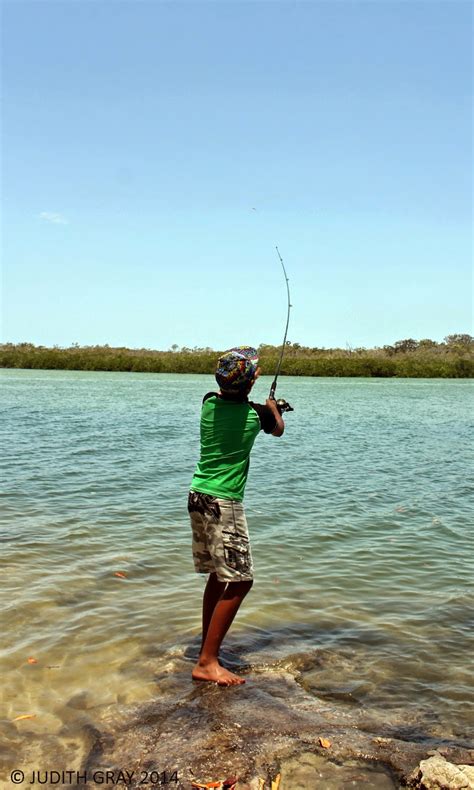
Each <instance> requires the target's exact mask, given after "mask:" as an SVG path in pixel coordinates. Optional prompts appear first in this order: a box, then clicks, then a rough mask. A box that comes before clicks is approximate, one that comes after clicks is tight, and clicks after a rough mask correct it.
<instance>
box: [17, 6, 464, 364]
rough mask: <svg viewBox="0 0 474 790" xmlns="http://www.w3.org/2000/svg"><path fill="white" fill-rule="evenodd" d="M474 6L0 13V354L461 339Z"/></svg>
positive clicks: (78, 8)
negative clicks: (7, 348)
mask: <svg viewBox="0 0 474 790" xmlns="http://www.w3.org/2000/svg"><path fill="white" fill-rule="evenodd" d="M471 37H472V9H471V5H470V3H467V2H456V0H455V1H454V2H432V1H431V0H427V1H426V2H416V0H410V2H384V0H381V1H380V2H343V1H341V0H339V1H338V0H336V1H335V2H237V3H234V2H226V1H225V0H220V1H219V2H209V3H205V2H188V3H185V2H171V3H162V2H151V1H150V2H140V1H139V0H137V2H133V3H131V2H113V0H111V1H110V2H100V0H99V1H97V0H89V1H85V0H84V2H79V0H78V1H74V0H71V1H67V0H63V2H53V3H51V2H45V1H44V0H41V1H40V2H24V1H23V2H13V0H6V2H4V3H3V51H4V54H3V78H2V92H3V127H4V128H3V142H2V158H3V202H4V208H3V212H2V215H3V250H2V251H3V294H2V295H3V321H2V339H3V341H6V342H22V341H30V342H34V343H39V344H43V345H53V344H58V345H69V344H71V343H73V342H78V343H80V344H88V345H89V344H95V343H98V344H102V343H109V344H110V345H125V346H129V347H150V348H161V349H165V348H169V347H170V346H171V345H172V344H173V343H177V344H178V345H179V346H190V347H194V346H198V347H201V346H211V347H213V348H216V349H222V348H224V347H228V346H231V345H235V344H236V343H249V344H253V345H258V344H260V343H275V344H276V343H280V342H281V339H282V335H283V329H284V323H285V318H286V291H285V283H284V280H283V276H282V272H281V268H280V267H279V262H278V258H277V255H276V251H275V245H276V244H278V246H279V248H280V251H281V254H282V256H283V258H284V260H285V264H286V266H287V270H288V275H289V277H290V287H291V296H292V304H293V311H292V316H291V322H290V329H289V333H288V338H289V339H290V340H292V341H293V342H299V343H301V344H304V345H311V346H326V347H329V346H342V347H344V346H346V345H347V344H349V345H351V346H355V347H357V346H376V345H383V344H385V343H391V342H394V341H396V340H399V339H402V338H405V337H415V338H418V339H421V338H426V337H430V338H432V339H435V340H441V339H442V338H443V337H444V336H445V335H446V334H449V333H453V332H471V333H472V331H473V330H472V281H471V277H472V275H471V255H472V237H471V222H472V215H471V209H472V149H471V134H472V123H471V107H472V84H471V80H472V78H471V68H472V63H471V59H472V45H471Z"/></svg>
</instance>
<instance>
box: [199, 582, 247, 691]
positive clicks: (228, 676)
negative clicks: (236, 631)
mask: <svg viewBox="0 0 474 790" xmlns="http://www.w3.org/2000/svg"><path fill="white" fill-rule="evenodd" d="M209 581H210V580H209ZM209 581H208V584H209ZM216 581H217V579H216ZM218 583H219V584H222V582H218ZM212 584H213V583H212ZM252 584H253V582H252V581H242V582H229V583H228V584H227V586H226V587H225V589H224V591H223V592H222V593H221V596H220V598H219V599H218V601H217V603H216V604H215V606H214V611H213V613H212V616H211V619H210V622H209V625H208V627H207V632H206V636H205V638H204V642H203V646H202V649H201V654H200V656H199V660H198V662H197V664H196V666H195V667H194V670H193V673H192V674H193V678H194V679H195V680H207V681H211V682H214V683H218V684H219V685H221V686H231V685H236V684H240V683H245V680H244V678H241V677H239V675H235V674H234V673H233V672H229V670H227V669H224V667H222V666H221V665H220V664H219V661H218V655H219V648H220V646H221V644H222V640H223V639H224V637H225V635H226V633H227V631H228V630H229V628H230V626H231V624H232V621H233V619H234V617H235V615H236V614H237V612H238V610H239V607H240V604H241V603H242V601H243V600H244V598H245V596H246V595H247V593H248V592H249V590H250V588H251V587H252ZM206 592H207V587H206ZM206 592H205V594H204V595H205V597H206ZM210 597H211V594H210V593H209V600H210ZM203 622H204V606H203Z"/></svg>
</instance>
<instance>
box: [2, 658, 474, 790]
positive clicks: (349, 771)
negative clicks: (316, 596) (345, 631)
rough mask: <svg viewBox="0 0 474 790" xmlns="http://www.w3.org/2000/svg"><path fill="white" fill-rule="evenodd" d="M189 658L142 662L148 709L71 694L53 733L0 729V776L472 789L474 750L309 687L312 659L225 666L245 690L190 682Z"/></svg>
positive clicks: (90, 783) (27, 727)
mask: <svg viewBox="0 0 474 790" xmlns="http://www.w3.org/2000/svg"><path fill="white" fill-rule="evenodd" d="M194 651H195V648H193V649H192V650H191V651H186V650H185V649H183V648H182V647H181V648H179V647H178V648H177V649H176V650H175V652H174V654H171V653H169V652H168V653H167V656H166V660H164V657H163V654H161V656H160V657H158V656H149V657H148V658H147V659H146V662H147V664H148V666H147V667H142V666H140V670H139V671H140V672H141V671H142V670H143V669H146V670H147V671H148V672H153V673H154V677H155V681H156V691H157V693H156V696H155V697H154V698H153V699H152V700H150V701H149V702H146V703H142V704H136V703H135V704H130V703H127V704H125V703H122V704H114V705H108V706H97V705H96V704H95V703H94V700H93V699H91V697H90V695H89V694H88V693H87V692H83V693H80V694H76V695H75V696H73V697H72V698H71V699H69V700H68V701H67V702H65V703H64V704H61V706H59V707H58V709H57V711H56V716H57V718H58V719H60V721H61V722H62V727H61V729H60V731H59V732H55V733H54V734H53V733H52V732H51V733H50V734H45V733H39V732H38V731H37V730H36V731H35V729H34V726H33V725H32V724H31V723H30V722H28V721H26V722H22V725H23V726H22V727H21V732H20V728H19V727H18V728H17V726H16V725H15V724H14V723H11V722H9V723H5V722H4V723H3V725H2V726H1V730H2V765H1V768H2V774H3V775H8V771H9V770H10V769H11V767H13V766H18V765H20V766H23V767H24V769H25V770H29V771H30V772H31V770H32V769H33V768H34V767H35V766H36V767H38V766H40V765H48V764H50V765H51V762H52V758H51V755H54V767H57V768H58V769H63V768H69V769H72V768H73V769H74V770H76V771H77V772H78V775H79V774H80V775H81V776H84V775H85V776H87V777H88V779H87V782H86V784H84V783H83V782H82V783H80V784H79V785H78V786H83V787H84V786H87V787H89V788H97V787H98V786H99V784H102V786H104V787H107V786H109V787H110V786H111V783H112V784H113V785H114V786H119V787H124V786H126V787H129V788H134V789H138V788H142V787H156V786H167V787H170V788H176V789H177V790H191V788H192V786H193V782H195V783H201V784H205V783H209V782H218V781H219V780H224V779H227V778H231V777H234V778H236V777H237V778H238V781H237V783H236V784H235V790H277V789H278V790H313V789H314V790H316V789H318V788H320V790H348V789H349V788H363V789H364V790H390V789H392V788H402V787H410V788H413V789H416V788H417V789H418V790H470V789H471V788H472V790H474V744H471V743H470V742H469V741H468V740H464V739H462V738H458V737H454V738H453V736H452V733H449V731H447V732H446V734H445V735H443V733H442V732H441V731H440V728H439V727H438V728H434V730H433V728H432V729H431V731H430V729H429V728H426V727H424V726H423V720H422V717H418V716H417V713H416V708H414V706H410V708H409V709H408V708H407V709H405V710H402V709H399V710H394V709H390V710H389V711H388V710H382V709H380V708H375V707H368V706H366V705H363V704H353V705H348V704H344V703H343V702H341V700H340V699H337V696H336V698H331V696H330V695H325V696H324V697H322V696H318V694H315V693H314V691H309V690H308V688H307V687H305V682H304V678H305V673H304V671H303V670H304V669H305V668H307V667H308V666H314V665H315V661H316V658H317V657H318V655H317V651H313V652H311V653H304V654H295V655H293V656H291V657H290V658H286V659H281V660H277V661H276V662H275V661H274V662H272V663H271V664H266V663H265V662H262V661H260V662H259V663H258V662H257V663H251V662H250V663H249V664H248V665H247V666H242V664H241V663H240V664H239V663H238V662H237V665H238V668H239V671H241V672H242V673H243V674H244V675H245V677H246V683H245V684H244V685H242V686H234V687H229V688H221V687H218V686H215V685H210V684H206V683H202V684H201V683H196V682H192V681H191V679H190V671H191V667H192V663H193V661H194V660H195V655H194ZM228 659H229V660H228V661H227V663H228V665H229V666H231V667H232V668H234V669H235V668H237V666H236V663H233V660H232V655H230V656H228ZM318 660H320V659H318ZM316 663H317V661H316ZM314 671H316V670H314V669H313V670H312V672H314ZM106 682H107V680H106V672H105V674H104V683H106ZM20 735H21V740H19V738H20ZM107 771H108V772H109V774H108V776H109V777H111V778H110V779H109V781H106V779H105V777H106V776H107V774H106V772H107ZM175 771H176V774H174V772H175ZM110 772H111V773H110ZM163 772H166V773H165V774H164V773H163ZM163 779H167V780H170V781H168V784H167V785H164V784H162V781H163ZM175 780H176V781H175ZM272 782H273V784H272ZM41 784H42V786H43V787H58V782H57V781H53V782H50V783H49V784H48V783H47V782H41ZM66 784H67V783H64V782H63V783H62V784H59V786H66ZM69 784H71V783H70V782H69ZM76 784H77V782H76ZM2 787H3V785H2ZM5 787H13V785H12V784H8V783H7V784H5ZM215 787H218V785H215Z"/></svg>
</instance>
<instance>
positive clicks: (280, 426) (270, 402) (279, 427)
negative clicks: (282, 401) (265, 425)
mask: <svg viewBox="0 0 474 790" xmlns="http://www.w3.org/2000/svg"><path fill="white" fill-rule="evenodd" d="M265 406H268V408H269V409H271V410H272V412H273V415H274V417H275V421H276V427H275V430H274V431H272V436H281V435H282V434H283V432H284V430H285V423H284V422H283V419H282V416H281V414H280V412H279V411H278V406H277V405H276V400H274V399H273V398H267V400H266V401H265Z"/></svg>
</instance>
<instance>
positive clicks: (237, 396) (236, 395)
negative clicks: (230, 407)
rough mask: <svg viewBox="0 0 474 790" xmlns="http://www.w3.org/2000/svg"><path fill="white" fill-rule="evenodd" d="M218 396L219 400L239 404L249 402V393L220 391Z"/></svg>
mask: <svg viewBox="0 0 474 790" xmlns="http://www.w3.org/2000/svg"><path fill="white" fill-rule="evenodd" d="M217 394H218V396H219V398H223V399H224V400H233V401H237V402H238V403H246V402H247V401H248V392H223V391H222V390H219V392H218V393H217Z"/></svg>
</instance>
